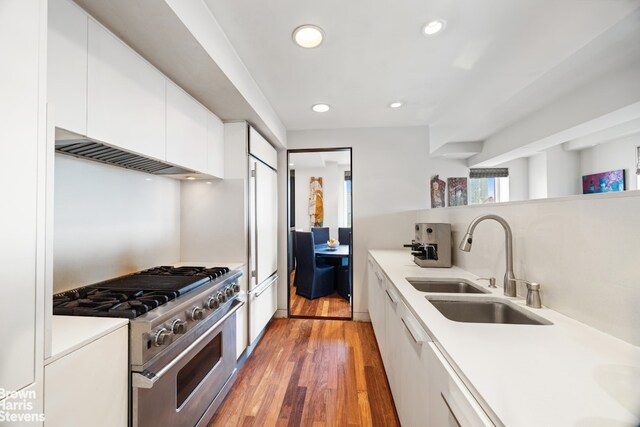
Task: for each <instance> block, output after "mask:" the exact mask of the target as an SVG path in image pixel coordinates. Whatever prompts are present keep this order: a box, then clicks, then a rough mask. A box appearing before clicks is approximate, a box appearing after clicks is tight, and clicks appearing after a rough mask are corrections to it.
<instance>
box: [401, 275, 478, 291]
mask: <svg viewBox="0 0 640 427" xmlns="http://www.w3.org/2000/svg"><path fill="white" fill-rule="evenodd" d="M406 279H407V282H409V283H410V284H411V286H413V287H414V288H416V289H417V290H419V291H420V292H437V293H450V294H486V293H489V292H488V291H485V290H484V289H482V288H480V287H479V286H477V285H474V284H473V283H471V282H469V281H468V280H465V279H426V278H420V277H406Z"/></svg>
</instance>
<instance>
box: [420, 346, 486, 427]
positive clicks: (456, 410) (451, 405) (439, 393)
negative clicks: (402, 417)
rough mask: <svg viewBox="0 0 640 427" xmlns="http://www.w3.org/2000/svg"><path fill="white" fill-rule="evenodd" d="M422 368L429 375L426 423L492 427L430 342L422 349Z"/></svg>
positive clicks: (478, 405)
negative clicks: (423, 350) (427, 421)
mask: <svg viewBox="0 0 640 427" xmlns="http://www.w3.org/2000/svg"><path fill="white" fill-rule="evenodd" d="M425 350H426V351H425V356H424V357H423V365H422V366H423V369H424V370H426V371H428V372H430V375H431V379H432V380H431V382H430V384H429V387H428V388H427V390H428V399H429V405H428V407H429V418H428V419H429V423H428V425H434V426H450V427H493V426H494V424H493V423H492V422H491V419H490V418H489V417H488V416H487V414H486V413H485V412H484V410H483V409H482V408H481V406H480V404H479V403H478V401H477V400H476V399H475V398H474V397H473V395H472V394H471V392H470V391H469V389H467V387H466V386H465V385H464V384H463V383H462V380H460V378H459V377H458V375H457V374H456V373H455V371H454V370H453V368H452V367H451V365H450V364H449V362H448V361H447V360H446V359H445V357H444V356H443V355H442V353H441V352H440V350H439V349H438V348H437V347H436V346H435V344H434V343H428V345H427V346H425Z"/></svg>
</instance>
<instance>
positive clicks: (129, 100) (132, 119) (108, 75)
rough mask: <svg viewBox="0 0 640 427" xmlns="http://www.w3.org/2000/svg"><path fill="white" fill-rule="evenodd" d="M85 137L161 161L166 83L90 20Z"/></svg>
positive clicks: (160, 76)
mask: <svg viewBox="0 0 640 427" xmlns="http://www.w3.org/2000/svg"><path fill="white" fill-rule="evenodd" d="M87 77H88V85H87V88H88V94H87V100H88V104H87V135H88V136H89V137H91V138H94V139H97V140H99V141H102V142H105V143H107V144H111V145H114V146H117V147H119V148H122V149H125V150H128V151H132V152H134V153H137V154H142V155H145V156H149V157H153V158H155V159H159V160H165V157H166V155H165V142H166V139H165V105H166V103H165V80H166V78H165V77H164V76H163V75H162V74H161V73H160V72H159V71H158V70H156V69H155V68H153V67H152V66H151V65H149V63H147V62H146V61H145V60H144V59H142V58H141V57H140V56H138V55H137V54H136V53H135V52H134V51H132V50H131V49H130V48H129V47H128V46H127V45H125V44H124V43H123V42H122V41H120V40H119V39H118V38H116V37H115V36H114V35H112V34H111V33H109V32H108V31H107V30H105V29H104V28H103V27H102V26H100V25H99V24H98V23H96V22H95V21H94V20H92V19H89V58H88V73H87Z"/></svg>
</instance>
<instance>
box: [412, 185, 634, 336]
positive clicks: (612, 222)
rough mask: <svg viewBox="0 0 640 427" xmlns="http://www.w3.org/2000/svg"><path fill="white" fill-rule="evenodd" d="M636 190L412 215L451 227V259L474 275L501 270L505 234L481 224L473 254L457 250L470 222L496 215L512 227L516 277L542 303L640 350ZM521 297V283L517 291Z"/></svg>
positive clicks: (498, 274)
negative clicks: (535, 287) (536, 287)
mask: <svg viewBox="0 0 640 427" xmlns="http://www.w3.org/2000/svg"><path fill="white" fill-rule="evenodd" d="M638 212H640V192H638V191H633V192H626V193H622V194H620V193H619V194H603V195H591V196H577V197H567V198H561V199H547V200H531V201H524V202H513V203H505V204H496V205H475V206H465V207H458V208H447V209H429V210H424V211H419V212H417V214H416V215H417V216H416V222H448V223H451V224H452V232H453V248H454V249H453V262H454V264H455V265H458V266H460V267H462V268H464V269H465V270H468V271H470V272H472V273H474V274H477V275H480V276H483V277H488V276H489V275H491V276H494V277H496V278H497V279H498V283H499V284H501V283H502V277H503V275H504V272H505V255H504V231H503V229H502V227H501V226H500V225H499V224H498V223H497V222H495V221H483V222H482V223H480V224H479V225H478V227H477V228H476V230H475V232H474V236H473V248H472V249H471V252H468V253H467V252H462V251H461V250H459V249H458V245H459V243H460V239H462V237H463V236H464V233H465V232H466V230H467V226H468V225H469V223H470V222H471V221H472V220H473V219H474V218H476V217H477V216H480V215H485V214H489V213H491V214H497V215H500V216H502V217H503V218H504V219H506V220H507V222H508V223H509V225H510V226H511V228H512V230H513V239H514V271H515V275H516V277H517V278H522V279H526V280H529V281H535V282H539V283H541V286H542V303H543V304H544V305H545V306H548V307H550V308H552V309H554V310H556V311H558V312H561V313H563V314H565V315H567V316H570V317H572V318H574V319H576V320H578V321H580V322H583V323H586V324H588V325H591V326H593V327H595V328H597V329H599V330H601V331H604V332H606V333H608V334H611V335H614V336H616V337H618V338H621V339H623V340H625V341H627V342H629V343H631V344H634V345H640V329H639V328H638V325H640V310H639V309H638V307H640V262H638V242H640V218H639V217H638ZM518 290H519V294H520V295H522V292H523V286H520V287H519V289H518Z"/></svg>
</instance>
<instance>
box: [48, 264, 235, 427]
mask: <svg viewBox="0 0 640 427" xmlns="http://www.w3.org/2000/svg"><path fill="white" fill-rule="evenodd" d="M241 276H242V273H241V272H240V271H233V270H232V271H230V270H229V269H228V268H225V267H214V268H205V267H169V266H163V267H155V268H152V269H148V270H144V271H141V272H138V273H134V274H130V275H127V276H122V277H118V278H115V279H112V280H107V281H105V282H100V283H96V284H93V285H90V286H85V287H82V288H79V289H74V290H72V291H68V292H64V293H61V294H57V295H54V298H53V304H54V308H53V313H54V314H56V315H80V316H103V317H126V318H129V319H131V320H130V324H129V352H130V365H131V411H130V412H131V421H132V425H134V426H158V425H172V426H173V425H175V426H178V425H180V426H197V425H206V423H208V422H209V420H210V419H211V417H212V416H213V415H214V413H215V411H216V410H217V409H218V407H219V406H220V404H221V402H222V400H223V399H224V397H225V395H226V393H227V392H228V390H229V388H230V387H231V385H232V384H233V382H234V381H235V378H236V343H235V340H236V321H235V313H236V311H237V310H238V309H239V308H240V307H241V306H242V305H243V304H244V302H242V301H240V299H239V298H238V294H239V291H240V286H239V284H238V280H239V279H240V277H241Z"/></svg>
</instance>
